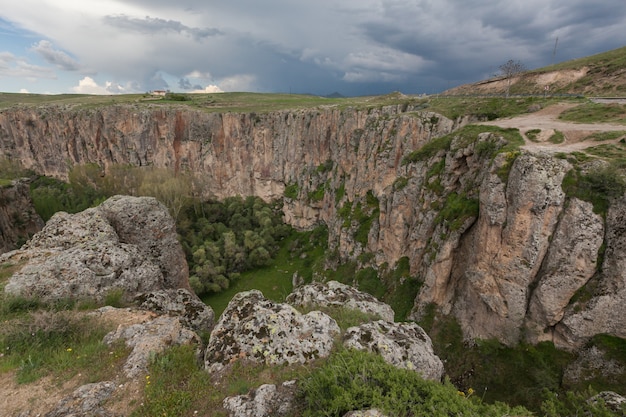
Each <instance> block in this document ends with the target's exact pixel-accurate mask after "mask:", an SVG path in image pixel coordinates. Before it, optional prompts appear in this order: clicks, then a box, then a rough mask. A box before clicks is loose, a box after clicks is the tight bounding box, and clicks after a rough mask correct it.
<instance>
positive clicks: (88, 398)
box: [44, 381, 116, 417]
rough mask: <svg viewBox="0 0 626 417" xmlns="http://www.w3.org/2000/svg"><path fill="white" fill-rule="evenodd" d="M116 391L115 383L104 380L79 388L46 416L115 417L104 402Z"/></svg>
mask: <svg viewBox="0 0 626 417" xmlns="http://www.w3.org/2000/svg"><path fill="white" fill-rule="evenodd" d="M114 391H115V383H113V382H111V381H103V382H98V383H95V384H87V385H83V386H81V387H79V388H77V389H76V390H75V391H74V392H73V393H72V394H71V395H69V396H68V397H65V398H63V399H62V400H61V401H59V403H58V404H57V406H56V407H55V408H54V410H52V411H49V412H48V413H46V414H45V416H44V417H68V416H69V417H115V416H116V415H115V414H113V413H111V412H110V411H108V410H106V409H105V408H104V407H103V404H104V403H105V401H106V400H107V399H109V397H110V396H111V394H113V392H114Z"/></svg>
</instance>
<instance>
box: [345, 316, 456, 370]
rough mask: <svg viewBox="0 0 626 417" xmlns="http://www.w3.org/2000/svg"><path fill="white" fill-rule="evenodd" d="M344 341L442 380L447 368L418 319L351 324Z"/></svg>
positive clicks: (406, 367)
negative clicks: (410, 321)
mask: <svg viewBox="0 0 626 417" xmlns="http://www.w3.org/2000/svg"><path fill="white" fill-rule="evenodd" d="M344 345H345V346H347V347H350V348H355V349H359V350H367V351H370V352H374V353H378V354H380V355H381V356H382V357H383V359H384V360H385V361H386V362H387V363H390V364H392V365H394V366H396V367H398V368H402V369H409V370H413V371H416V372H419V373H420V374H421V375H422V377H423V378H424V379H430V380H435V381H439V380H441V378H442V377H443V374H444V368H443V363H442V362H441V359H439V357H438V356H437V355H435V353H434V351H433V346H432V342H431V340H430V337H428V335H427V334H426V332H425V331H424V330H423V329H422V328H421V327H420V326H418V325H417V324H415V323H389V322H385V321H382V320H379V321H375V322H371V323H365V324H362V325H360V326H356V327H350V328H349V329H348V330H346V334H345V335H344Z"/></svg>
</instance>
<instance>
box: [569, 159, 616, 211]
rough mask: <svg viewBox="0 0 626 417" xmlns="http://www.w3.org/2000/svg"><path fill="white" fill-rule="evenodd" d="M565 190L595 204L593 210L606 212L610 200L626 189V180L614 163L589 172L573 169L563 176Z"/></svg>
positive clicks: (573, 195)
mask: <svg viewBox="0 0 626 417" xmlns="http://www.w3.org/2000/svg"><path fill="white" fill-rule="evenodd" d="M562 187H563V191H565V193H566V194H567V195H568V196H570V197H577V198H579V199H581V200H584V201H588V202H590V203H592V204H593V211H594V212H595V213H598V214H603V215H604V214H606V211H607V210H608V207H609V203H610V200H611V199H613V198H616V197H620V196H622V195H623V194H624V192H625V191H626V180H624V177H623V176H622V174H621V173H620V172H619V170H618V169H617V168H616V167H615V166H614V165H608V166H606V167H604V168H599V169H596V170H593V171H589V172H587V173H582V172H581V171H579V170H576V169H572V170H570V171H568V172H567V174H566V175H565V177H564V178H563V183H562Z"/></svg>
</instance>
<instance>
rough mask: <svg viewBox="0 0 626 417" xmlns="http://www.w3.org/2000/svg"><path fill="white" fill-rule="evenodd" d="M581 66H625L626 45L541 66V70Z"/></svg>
mask: <svg viewBox="0 0 626 417" xmlns="http://www.w3.org/2000/svg"><path fill="white" fill-rule="evenodd" d="M582 67H592V68H597V67H602V68H606V69H607V70H619V69H622V68H624V67H626V47H622V48H617V49H613V50H610V51H606V52H601V53H599V54H595V55H590V56H586V57H583V58H576V59H572V60H569V61H564V62H560V63H558V64H554V65H550V66H548V67H545V68H542V69H541V72H548V71H556V70H566V69H579V68H582Z"/></svg>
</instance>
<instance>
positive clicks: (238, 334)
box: [204, 290, 339, 373]
mask: <svg viewBox="0 0 626 417" xmlns="http://www.w3.org/2000/svg"><path fill="white" fill-rule="evenodd" d="M338 334H339V326H338V325H337V323H336V322H335V320H333V319H332V318H331V317H330V316H328V315H326V314H324V313H321V312H319V311H312V312H310V313H308V314H300V313H299V312H298V311H297V310H296V309H295V308H293V307H292V306H290V305H289V304H279V303H274V302H272V301H270V300H268V299H266V298H265V297H263V294H262V293H261V292H260V291H257V290H252V291H247V292H243V293H239V294H237V295H235V296H234V297H233V299H232V300H231V301H230V303H228V307H227V308H226V310H224V313H222V316H221V317H220V319H219V321H218V323H217V324H216V326H215V328H214V329H213V331H212V332H211V337H210V339H209V344H208V346H207V349H206V352H205V355H204V364H205V368H206V369H207V370H208V371H209V372H210V373H214V372H219V371H221V370H222V369H224V367H226V366H227V365H228V364H231V363H233V362H235V361H238V360H247V361H251V362H256V363H267V364H294V363H300V364H304V363H306V362H308V361H311V360H313V359H316V358H324V357H327V356H328V355H329V354H330V352H331V349H332V347H333V342H334V339H335V337H336V336H337V335H338Z"/></svg>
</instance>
